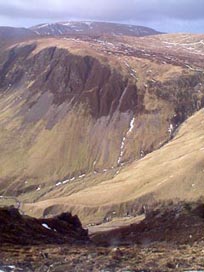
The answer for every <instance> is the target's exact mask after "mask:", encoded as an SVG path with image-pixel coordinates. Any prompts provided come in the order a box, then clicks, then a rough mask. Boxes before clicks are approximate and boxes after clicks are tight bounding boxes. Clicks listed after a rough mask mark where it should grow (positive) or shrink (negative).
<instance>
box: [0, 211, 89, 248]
mask: <svg viewBox="0 0 204 272" xmlns="http://www.w3.org/2000/svg"><path fill="white" fill-rule="evenodd" d="M85 242H89V238H88V231H86V230H84V229H83V228H82V225H81V222H80V221H79V219H78V217H77V216H72V215H71V214H70V213H63V214H61V215H59V216H56V217H54V218H49V219H36V218H32V217H29V216H25V215H21V214H20V213H19V211H18V210H17V209H15V208H13V207H7V208H0V244H1V245H3V244H13V245H43V244H62V243H69V244H74V243H85Z"/></svg>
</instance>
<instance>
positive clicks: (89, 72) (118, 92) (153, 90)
mask: <svg viewBox="0 0 204 272" xmlns="http://www.w3.org/2000/svg"><path fill="white" fill-rule="evenodd" d="M31 33H33V32H31ZM203 41H204V36H203V35H190V34H176V35H170V34H166V35H152V36H148V37H133V36H120V35H116V36H115V35H107V36H106V35H104V36H103V35H102V36H100V37H99V38H98V37H96V36H88V35H87V36H81V37H79V36H77V35H76V36H74V35H73V36H63V35H62V36H58V37H54V36H51V37H47V36H46V37H42V36H41V35H37V34H35V37H34V38H32V37H29V38H28V36H27V35H26V37H25V39H24V38H23V40H22V42H16V41H15V42H13V44H11V43H12V42H10V43H9V45H8V46H6V45H5V46H4V48H2V50H1V51H0V196H2V197H1V198H0V200H1V203H3V204H4V203H8V202H9V201H10V200H9V197H14V196H15V197H16V198H17V199H18V201H19V203H20V204H19V205H20V206H21V207H22V208H23V210H25V211H27V213H28V214H30V215H37V216H42V215H43V216H50V215H52V214H54V215H55V214H56V213H59V212H62V211H67V210H70V211H74V212H75V213H77V214H79V216H80V219H81V220H82V223H84V224H85V223H86V224H88V223H93V222H94V223H96V222H101V221H103V220H104V218H106V217H108V216H109V215H110V214H112V213H113V212H116V213H117V215H120V216H122V215H124V214H125V213H126V214H127V213H130V212H131V213H134V211H138V210H139V208H138V209H137V205H138V203H140V205H145V203H150V202H155V201H156V200H157V199H161V200H162V199H164V200H166V199H169V198H174V197H175V198H179V199H182V200H185V198H186V199H188V198H191V197H194V198H198V197H200V191H201V190H202V184H201V182H200V180H201V177H202V160H203V157H202V154H203V153H202V150H201V149H202V148H203V146H202V139H201V138H200V137H202V133H203V131H202V126H199V125H198V124H200V123H201V122H202V111H201V112H199V113H197V114H196V115H195V116H194V117H192V119H189V118H190V117H191V116H193V115H194V114H195V113H196V112H197V111H199V110H200V109H202V108H203V106H204V87H203V86H204V75H203V69H204V67H203V63H204V62H203V61H204V51H203ZM186 120H188V121H187V123H186V124H184V122H185V121H186ZM191 120H193V122H191ZM182 124H183V126H182V127H181V125H182ZM194 124H196V126H194ZM188 137H190V138H188ZM191 138H192V139H193V140H192V142H190V140H191ZM192 148H195V150H196V152H197V153H199V156H194V155H195V154H194V153H193V152H192ZM187 154H188V155H187ZM180 157H181V158H184V159H180ZM177 165H180V168H179V169H181V170H179V171H178V169H177ZM189 165H190V166H189ZM193 169H196V171H194V170H193ZM172 173H173V174H172ZM174 173H175V174H174ZM186 173H187V176H186ZM171 176H173V177H171ZM178 184H179V185H178ZM193 184H195V185H193ZM197 186H198V188H199V189H200V190H195V192H194V191H193V189H194V188H197ZM178 188H179V189H178ZM192 188H193V189H192ZM6 197H7V198H6ZM33 202H34V203H33ZM133 207H135V208H133Z"/></svg>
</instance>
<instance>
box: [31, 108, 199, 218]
mask: <svg viewBox="0 0 204 272" xmlns="http://www.w3.org/2000/svg"><path fill="white" fill-rule="evenodd" d="M203 135H204V110H203V109H202V110H201V111H199V112H198V113H196V114H195V115H194V116H193V117H191V118H189V120H188V121H186V122H185V124H183V125H182V127H181V128H180V130H179V132H178V134H177V135H176V137H175V138H174V139H173V140H172V141H170V142H169V143H168V144H166V145H165V146H163V147H162V148H161V149H159V150H157V151H154V152H152V153H151V154H149V155H147V156H145V157H144V158H143V159H141V160H139V161H135V162H133V163H132V164H130V165H128V166H126V167H125V168H124V169H122V170H121V172H120V173H118V174H117V175H116V176H115V177H114V178H111V179H108V178H107V180H105V181H103V182H101V183H99V184H95V185H93V184H91V182H90V184H89V186H87V188H86V187H84V186H83V185H82V184H79V183H76V184H75V186H76V187H78V188H77V189H78V191H77V189H76V188H75V192H73V193H70V192H71V188H72V187H71V185H69V186H70V188H69V189H70V190H68V191H67V192H66V191H65V190H62V188H60V189H59V188H57V189H55V190H53V191H52V192H50V193H49V194H47V195H45V196H44V199H46V200H42V201H39V202H37V203H35V204H31V205H29V204H28V205H26V209H27V210H28V211H29V212H30V213H34V214H37V215H39V214H41V215H42V214H43V213H44V215H46V214H47V213H48V214H49V213H50V214H52V213H54V214H55V213H58V212H59V211H60V210H61V209H64V210H66V209H69V210H72V211H73V212H75V213H77V214H79V216H80V218H81V219H82V220H83V222H84V223H88V222H95V223H97V222H102V221H103V220H104V219H105V218H109V219H111V218H114V217H117V216H119V217H120V216H127V215H131V216H135V215H137V214H140V213H141V212H142V211H143V212H144V209H145V207H148V206H149V205H150V206H151V205H153V204H155V203H156V202H158V201H167V200H175V201H176V200H183V201H189V200H196V199H198V198H200V197H202V196H203V193H204V184H203V171H204V163H203V162H204V141H203V139H204V136H203ZM80 186H81V187H80ZM66 194H67V196H66Z"/></svg>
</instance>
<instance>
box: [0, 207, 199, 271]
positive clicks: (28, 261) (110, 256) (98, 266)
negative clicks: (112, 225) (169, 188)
mask: <svg viewBox="0 0 204 272" xmlns="http://www.w3.org/2000/svg"><path fill="white" fill-rule="evenodd" d="M0 215H1V216H0V220H1V221H0V222H1V224H0V228H1V229H0V233H1V234H0V235H1V236H0V237H1V240H0V270H2V271H5V272H7V271H24V272H27V271H28V272H30V271H35V272H37V271H39V272H43V271H46V272H47V271H57V272H64V271H84V272H88V271H97V272H98V271H101V272H102V271H107V272H108V271H109V272H114V271H117V272H124V271H135V272H141V271H146V272H164V271H182V272H183V271H197V270H201V271H203V270H204V262H203V254H202V253H203V246H204V239H203V237H204V236H203V230H204V206H203V204H202V202H200V203H190V204H185V203H179V204H172V203H168V205H163V204H161V205H160V206H157V207H156V208H151V209H146V219H144V220H143V221H142V222H140V223H139V224H134V225H131V226H128V227H125V228H124V227H123V228H119V229H117V230H116V229H115V230H113V231H110V232H106V233H105V232H103V233H97V234H96V233H95V235H94V236H92V237H91V238H92V241H93V242H95V243H80V244H79V243H71V244H70V243H67V241H75V242H76V241H83V242H84V241H88V237H87V233H86V232H85V233H84V230H83V229H82V228H81V224H80V222H79V221H78V219H77V217H72V216H71V215H70V214H63V215H61V216H58V217H56V218H54V219H39V220H38V219H34V218H30V217H25V216H21V215H20V214H19V213H18V211H17V210H15V209H13V208H11V209H0ZM9 218H10V221H9ZM14 222H15V223H14ZM42 224H44V227H43V228H44V229H43V228H42ZM45 226H46V227H45ZM3 227H4V229H3ZM47 227H49V228H51V229H52V230H53V229H56V230H57V232H56V233H55V231H54V233H55V235H56V237H54V236H53V231H52V230H49V229H47ZM76 230H78V231H76ZM63 232H64V234H65V235H64V236H65V237H67V238H65V237H64V238H62V237H63V235H62V234H63ZM81 232H82V234H80V233H81ZM6 235H8V237H9V238H7V239H6V238H5V237H6ZM32 235H33V236H32ZM57 235H58V238H57ZM21 236H22V237H21ZM3 237H4V238H3ZM31 237H33V238H32V242H30V241H29V239H30V240H31ZM3 239H4V240H3ZM40 239H41V240H40ZM63 239H64V240H63ZM2 241H4V242H3V243H2ZM25 241H26V243H25ZM34 241H35V243H36V245H34ZM45 241H46V242H45ZM48 241H49V242H51V243H53V244H46V243H48ZM56 241H58V242H59V241H60V242H59V244H56ZM62 241H66V243H65V244H60V243H61V242H62ZM113 241H115V242H116V241H118V242H117V244H116V243H115V244H114V243H113ZM5 242H9V243H10V244H6V243H5ZM108 242H109V243H108ZM110 242H112V243H110ZM14 243H16V244H14ZM23 243H24V244H25V245H22V244H23ZM105 244H106V246H105V247H104V246H103V245H105ZM107 245H109V246H107Z"/></svg>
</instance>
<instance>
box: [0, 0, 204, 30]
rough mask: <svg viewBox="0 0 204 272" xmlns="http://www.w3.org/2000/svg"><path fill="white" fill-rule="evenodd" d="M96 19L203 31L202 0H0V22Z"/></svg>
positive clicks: (203, 9) (37, 22) (166, 28)
mask: <svg viewBox="0 0 204 272" xmlns="http://www.w3.org/2000/svg"><path fill="white" fill-rule="evenodd" d="M68 20H91V21H93V20H95V21H111V22H120V23H128V24H130V23H131V24H136V25H145V26H149V27H153V28H156V29H157V30H160V31H165V32H194V33H204V0H7V1H5V0H0V25H8V26H18V27H19V26H21V27H28V26H32V25H36V24H39V23H47V22H49V23H50V22H57V21H68Z"/></svg>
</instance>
